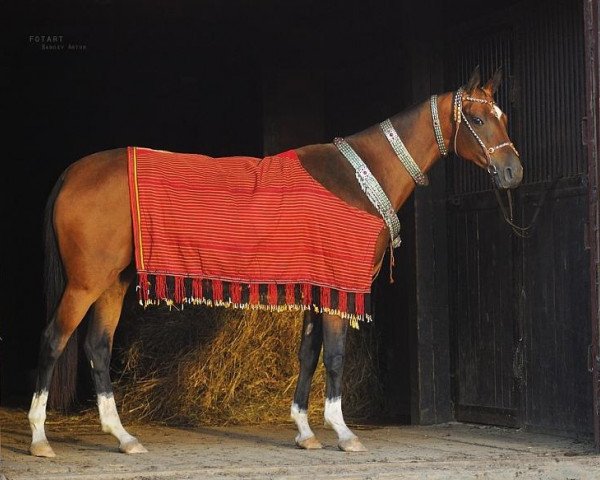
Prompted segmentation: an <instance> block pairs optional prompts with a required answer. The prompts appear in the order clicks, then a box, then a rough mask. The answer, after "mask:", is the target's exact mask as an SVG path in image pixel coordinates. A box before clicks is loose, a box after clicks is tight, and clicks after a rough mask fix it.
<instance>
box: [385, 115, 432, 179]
mask: <svg viewBox="0 0 600 480" xmlns="http://www.w3.org/2000/svg"><path fill="white" fill-rule="evenodd" d="M379 126H380V127H381V130H383V133H384V135H385V138H387V140H388V142H390V145H391V146H392V148H393V149H394V152H396V155H397V156H398V158H399V159H400V162H402V165H404V168H406V170H407V171H408V173H410V176H411V177H412V178H413V180H414V181H415V183H416V184H417V185H429V180H428V178H427V175H425V174H424V173H423V172H422V171H421V169H420V168H419V166H418V165H417V163H416V162H415V161H414V160H413V158H412V157H411V155H410V153H408V150H407V149H406V147H405V146H404V143H402V140H400V137H399V136H398V132H396V129H395V128H394V127H393V125H392V122H390V119H389V118H388V119H387V120H384V121H383V122H381V123H380V124H379Z"/></svg>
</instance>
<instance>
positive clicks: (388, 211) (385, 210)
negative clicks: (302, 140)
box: [333, 137, 402, 248]
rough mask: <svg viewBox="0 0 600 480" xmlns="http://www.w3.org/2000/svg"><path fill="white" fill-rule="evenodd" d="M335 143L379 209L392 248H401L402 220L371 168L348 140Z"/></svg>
mask: <svg viewBox="0 0 600 480" xmlns="http://www.w3.org/2000/svg"><path fill="white" fill-rule="evenodd" d="M333 143H334V145H335V146H336V147H337V148H338V150H339V151H340V152H341V153H342V155H344V157H346V160H348V162H350V165H352V166H353V167H354V170H355V171H356V179H357V180H358V183H359V185H360V188H361V189H362V191H363V192H365V195H366V196H367V198H368V199H369V201H370V202H371V203H372V204H373V206H374V207H375V208H376V209H377V211H378V212H379V214H380V215H381V217H382V218H383V221H384V222H385V224H386V225H387V227H388V230H389V231H390V238H391V241H392V246H393V247H394V248H395V247H399V246H400V244H401V243H402V240H401V239H400V220H398V215H396V211H395V210H394V207H393V206H392V203H391V202H390V199H389V198H388V197H387V195H386V194H385V192H384V191H383V188H381V185H379V182H378V181H377V179H376V178H375V177H374V176H373V174H372V173H371V171H370V170H369V167H367V166H366V165H365V162H363V161H362V159H361V158H360V157H359V155H358V153H356V151H355V150H354V149H353V148H352V147H351V146H350V145H349V144H348V142H346V140H344V139H343V138H339V137H337V138H335V139H334V140H333Z"/></svg>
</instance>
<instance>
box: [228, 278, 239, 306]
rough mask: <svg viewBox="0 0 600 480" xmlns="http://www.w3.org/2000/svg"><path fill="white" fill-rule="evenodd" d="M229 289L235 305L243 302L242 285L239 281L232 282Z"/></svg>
mask: <svg viewBox="0 0 600 480" xmlns="http://www.w3.org/2000/svg"><path fill="white" fill-rule="evenodd" d="M229 291H230V295H231V302H232V303H233V304H234V305H239V304H241V303H242V285H241V284H239V283H237V282H233V283H230V284H229Z"/></svg>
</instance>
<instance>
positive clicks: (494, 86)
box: [483, 67, 502, 97]
mask: <svg viewBox="0 0 600 480" xmlns="http://www.w3.org/2000/svg"><path fill="white" fill-rule="evenodd" d="M501 81H502V67H498V68H497V69H496V71H495V72H494V75H492V78H490V79H489V80H488V81H487V83H486V84H485V86H484V87H483V89H484V90H485V91H486V93H487V94H488V95H490V96H492V97H493V96H494V93H496V91H497V90H498V87H499V86H500V82H501Z"/></svg>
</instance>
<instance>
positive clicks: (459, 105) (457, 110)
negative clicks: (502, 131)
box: [434, 87, 519, 176]
mask: <svg viewBox="0 0 600 480" xmlns="http://www.w3.org/2000/svg"><path fill="white" fill-rule="evenodd" d="M434 96H435V95H434ZM465 100H467V101H469V102H474V103H483V104H486V105H489V106H490V108H491V110H492V113H493V114H494V116H496V117H497V118H499V115H498V114H496V113H495V111H498V112H499V111H500V109H499V108H498V107H497V105H496V102H494V101H493V100H486V99H484V98H476V97H472V96H470V95H465V91H464V89H463V88H462V87H460V88H459V89H458V90H457V91H456V93H455V94H454V123H455V125H456V129H455V130H454V153H456V155H458V146H457V144H456V139H457V137H458V131H459V129H460V126H461V124H462V123H463V122H464V124H465V125H466V126H467V128H468V129H469V131H470V132H471V134H472V135H473V137H475V140H476V141H477V143H478V144H479V145H480V146H481V149H482V150H483V153H484V155H485V158H486V161H487V171H488V173H489V174H490V175H492V176H496V175H498V169H497V168H496V165H494V164H493V163H492V155H493V154H494V153H495V152H496V151H498V150H500V149H501V148H505V147H508V148H510V149H511V150H512V151H513V152H514V153H515V155H516V156H517V157H519V152H518V151H517V149H516V148H515V146H514V145H513V143H512V142H504V143H500V144H499V145H496V146H493V147H487V146H486V145H485V143H484V142H483V140H482V139H481V137H480V136H479V135H478V134H477V132H476V131H475V129H474V128H473V126H472V125H471V122H469V119H468V118H467V116H466V115H465V112H464V111H463V102H464V101H465ZM438 123H439V120H438ZM434 128H435V122H434Z"/></svg>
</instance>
